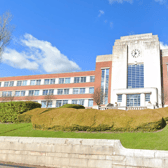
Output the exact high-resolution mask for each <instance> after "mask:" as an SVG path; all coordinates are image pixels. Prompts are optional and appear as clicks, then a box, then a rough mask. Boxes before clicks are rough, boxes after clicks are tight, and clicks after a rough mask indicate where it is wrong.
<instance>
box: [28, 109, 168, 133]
mask: <svg viewBox="0 0 168 168" xmlns="http://www.w3.org/2000/svg"><path fill="white" fill-rule="evenodd" d="M32 111H33V110H32ZM35 111H36V109H34V112H35ZM27 113H28V112H27ZM27 113H25V114H27ZM32 114H33V112H32ZM31 121H32V124H33V127H34V128H36V129H43V130H55V131H113V132H114V131H122V132H125V131H127V132H128V131H155V130H159V129H162V128H164V127H165V125H166V122H165V120H164V118H162V116H161V115H160V114H159V113H158V112H157V111H156V110H148V111H145V110H139V111H132V110H130V111H123V110H116V109H113V110H95V109H73V108H69V109H67V108H57V109H51V110H49V111H46V110H44V112H39V113H38V114H37V113H36V114H33V115H32V117H31Z"/></svg>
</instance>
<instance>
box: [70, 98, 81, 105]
mask: <svg viewBox="0 0 168 168" xmlns="http://www.w3.org/2000/svg"><path fill="white" fill-rule="evenodd" d="M72 104H79V105H82V106H83V105H84V99H75V100H72Z"/></svg>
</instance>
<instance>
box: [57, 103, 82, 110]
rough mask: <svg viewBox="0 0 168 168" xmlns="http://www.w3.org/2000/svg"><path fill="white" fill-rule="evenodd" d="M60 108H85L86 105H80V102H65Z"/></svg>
mask: <svg viewBox="0 0 168 168" xmlns="http://www.w3.org/2000/svg"><path fill="white" fill-rule="evenodd" d="M59 108H75V109H85V107H84V106H82V105H78V104H64V105H63V106H61V107H59Z"/></svg>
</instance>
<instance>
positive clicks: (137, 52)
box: [131, 49, 140, 58]
mask: <svg viewBox="0 0 168 168" xmlns="http://www.w3.org/2000/svg"><path fill="white" fill-rule="evenodd" d="M131 54H132V56H133V57H134V58H137V57H139V56H140V51H139V50H138V49H135V50H133V51H132V53H131Z"/></svg>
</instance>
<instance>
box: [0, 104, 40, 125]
mask: <svg viewBox="0 0 168 168" xmlns="http://www.w3.org/2000/svg"><path fill="white" fill-rule="evenodd" d="M34 108H41V104H39V103H36V102H32V101H25V102H23V101H19V102H3V103H0V122H3V123H6V122H12V123H13V122H18V116H19V115H20V114H22V113H24V112H26V111H28V110H31V109H34Z"/></svg>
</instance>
